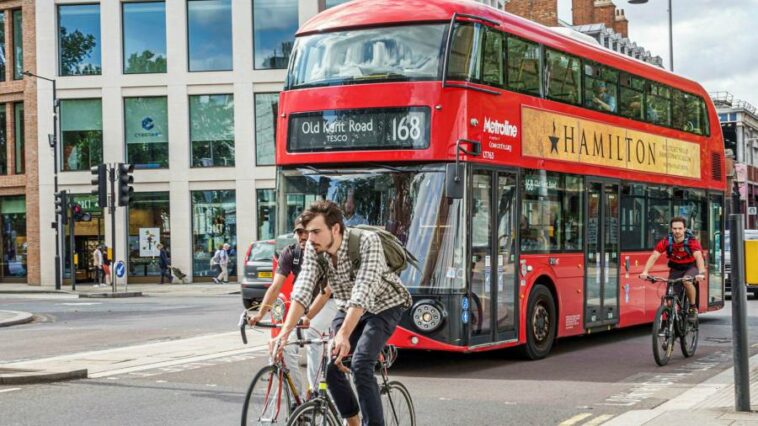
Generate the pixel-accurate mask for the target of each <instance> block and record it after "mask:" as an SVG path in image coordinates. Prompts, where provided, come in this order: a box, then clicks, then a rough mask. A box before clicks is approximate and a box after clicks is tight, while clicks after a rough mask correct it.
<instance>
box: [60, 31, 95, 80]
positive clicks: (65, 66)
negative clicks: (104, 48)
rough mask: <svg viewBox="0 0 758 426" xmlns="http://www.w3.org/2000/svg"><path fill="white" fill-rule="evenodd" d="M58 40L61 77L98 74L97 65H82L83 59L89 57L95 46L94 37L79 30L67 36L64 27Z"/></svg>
mask: <svg viewBox="0 0 758 426" xmlns="http://www.w3.org/2000/svg"><path fill="white" fill-rule="evenodd" d="M60 40H61V74H62V75H86V74H100V66H99V65H93V64H86V65H84V66H83V64H82V61H83V60H84V58H86V57H88V56H90V55H91V54H92V50H93V49H94V48H95V46H97V41H96V39H95V36H94V35H92V34H86V35H85V34H83V33H82V32H81V31H79V30H76V31H74V32H73V33H70V34H69V33H68V30H66V27H61V33H60Z"/></svg>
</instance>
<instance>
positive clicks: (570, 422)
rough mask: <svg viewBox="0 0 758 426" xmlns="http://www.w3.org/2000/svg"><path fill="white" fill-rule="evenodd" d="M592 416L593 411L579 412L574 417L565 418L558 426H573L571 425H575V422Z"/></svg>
mask: <svg viewBox="0 0 758 426" xmlns="http://www.w3.org/2000/svg"><path fill="white" fill-rule="evenodd" d="M591 416H592V413H580V414H577V415H576V416H574V417H572V418H570V419H568V420H564V421H563V422H561V423H560V425H558V426H571V425H575V424H577V423H579V422H581V421H582V420H584V419H586V418H587V417H591Z"/></svg>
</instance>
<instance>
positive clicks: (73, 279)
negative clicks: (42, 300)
mask: <svg viewBox="0 0 758 426" xmlns="http://www.w3.org/2000/svg"><path fill="white" fill-rule="evenodd" d="M66 208H68V207H66ZM70 213H73V212H72V211H71V210H70V209H69V215H68V220H69V222H68V233H69V240H68V244H69V247H71V256H69V262H68V263H69V265H70V267H71V290H74V291H76V265H75V264H74V252H75V251H76V243H75V242H74V229H75V228H76V221H75V220H74V215H73V214H70Z"/></svg>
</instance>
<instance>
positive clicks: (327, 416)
mask: <svg viewBox="0 0 758 426" xmlns="http://www.w3.org/2000/svg"><path fill="white" fill-rule="evenodd" d="M287 426H342V423H340V421H339V420H337V418H336V417H335V416H334V413H332V410H331V408H330V407H329V402H328V401H327V400H325V399H324V398H316V399H312V400H310V401H308V402H306V403H305V404H302V405H301V406H299V407H297V408H296V409H295V411H293V412H292V415H291V416H290V419H289V421H288V422H287Z"/></svg>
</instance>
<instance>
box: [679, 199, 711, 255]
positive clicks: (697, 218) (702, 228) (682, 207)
mask: <svg viewBox="0 0 758 426" xmlns="http://www.w3.org/2000/svg"><path fill="white" fill-rule="evenodd" d="M673 203H674V216H681V217H683V218H685V219H687V225H686V227H687V229H689V230H691V231H692V233H693V235H694V236H695V238H697V240H698V241H700V244H701V245H702V246H703V248H704V249H707V248H708V234H707V233H708V221H707V220H708V216H707V214H708V202H707V200H706V198H705V192H703V191H702V190H699V189H688V190H681V189H678V190H675V191H674V199H673Z"/></svg>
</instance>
